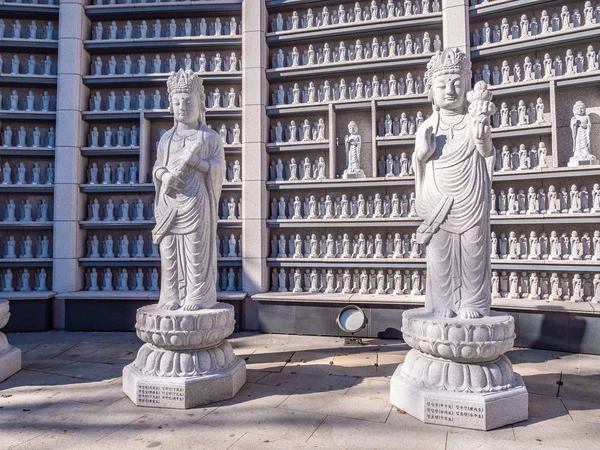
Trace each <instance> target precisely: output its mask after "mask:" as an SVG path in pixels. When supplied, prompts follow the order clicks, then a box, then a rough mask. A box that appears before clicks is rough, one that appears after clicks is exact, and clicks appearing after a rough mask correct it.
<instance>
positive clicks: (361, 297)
mask: <svg viewBox="0 0 600 450" xmlns="http://www.w3.org/2000/svg"><path fill="white" fill-rule="evenodd" d="M252 300H255V301H258V302H273V303H334V304H343V305H346V304H353V305H359V306H360V305H362V304H365V305H369V304H381V305H407V306H414V307H415V308H416V307H421V306H423V304H424V300H425V296H424V295H408V294H404V295H391V294H390V295H377V294H340V293H336V294H325V293H310V292H298V293H296V292H265V293H262V294H255V295H253V296H252ZM492 309H494V310H514V309H518V310H527V311H531V310H533V311H549V312H563V313H568V312H578V313H581V312H585V313H588V314H600V303H591V302H578V303H575V302H571V301H551V300H528V299H508V298H497V299H494V300H493V301H492Z"/></svg>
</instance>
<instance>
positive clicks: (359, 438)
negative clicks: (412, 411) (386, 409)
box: [307, 416, 446, 450]
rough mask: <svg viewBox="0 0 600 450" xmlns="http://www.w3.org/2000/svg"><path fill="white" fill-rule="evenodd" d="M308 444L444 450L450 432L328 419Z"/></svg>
mask: <svg viewBox="0 0 600 450" xmlns="http://www.w3.org/2000/svg"><path fill="white" fill-rule="evenodd" d="M307 444H316V445H322V446H328V447H327V448H331V449H345V450H353V449H356V450H365V449H377V450H387V449H390V450H398V449H401V448H403V449H410V450H421V449H422V450H444V448H445V446H446V432H443V431H437V430H426V429H423V428H412V427H406V428H402V429H398V428H396V427H390V426H389V425H387V424H381V423H374V422H367V421H365V420H356V419H347V418H343V417H335V416H328V417H327V418H326V419H325V421H324V422H323V423H322V424H321V426H320V427H319V428H318V429H317V431H315V433H314V434H313V435H312V436H311V437H310V439H309V440H308V441H307Z"/></svg>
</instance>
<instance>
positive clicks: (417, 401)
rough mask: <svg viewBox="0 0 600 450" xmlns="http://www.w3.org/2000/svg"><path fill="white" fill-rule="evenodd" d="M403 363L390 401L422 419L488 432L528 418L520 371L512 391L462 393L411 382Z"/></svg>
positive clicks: (394, 382) (395, 379) (395, 376)
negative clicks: (405, 373)
mask: <svg viewBox="0 0 600 450" xmlns="http://www.w3.org/2000/svg"><path fill="white" fill-rule="evenodd" d="M402 365H403V364H400V365H399V366H398V368H397V369H396V371H395V372H394V375H393V377H392V380H391V383H390V402H391V403H392V405H394V406H396V407H397V408H400V409H402V410H404V411H406V412H407V413H408V414H410V415H411V416H413V417H416V418H417V419H419V420H420V421H421V422H424V423H431V424H436V425H448V426H452V427H459V428H470V429H474V430H484V431H486V430H492V429H494V428H498V427H502V426H504V425H509V424H511V423H516V422H520V421H522V420H527V417H528V412H527V408H528V401H529V400H528V393H527V389H526V388H525V386H524V384H523V380H522V379H521V376H520V375H519V374H515V377H516V384H515V387H514V388H511V389H509V390H506V391H500V392H489V393H463V392H452V391H440V390H438V389H431V388H429V389H428V388H425V387H423V386H419V385H417V384H415V383H412V382H411V381H409V380H407V379H406V378H404V377H403V376H402Z"/></svg>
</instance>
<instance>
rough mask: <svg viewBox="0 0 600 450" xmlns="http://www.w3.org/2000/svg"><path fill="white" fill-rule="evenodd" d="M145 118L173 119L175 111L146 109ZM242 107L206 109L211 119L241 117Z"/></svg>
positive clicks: (207, 116) (207, 118) (208, 118)
mask: <svg viewBox="0 0 600 450" xmlns="http://www.w3.org/2000/svg"><path fill="white" fill-rule="evenodd" d="M144 118H146V119H148V120H161V119H172V118H173V113H172V112H169V110H168V109H164V110H152V111H144ZM241 118H242V108H241V107H235V108H216V109H207V110H206V120H211V119H241Z"/></svg>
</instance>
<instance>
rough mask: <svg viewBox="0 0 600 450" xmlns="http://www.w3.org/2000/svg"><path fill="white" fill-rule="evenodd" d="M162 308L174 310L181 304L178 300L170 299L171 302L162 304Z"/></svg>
mask: <svg viewBox="0 0 600 450" xmlns="http://www.w3.org/2000/svg"><path fill="white" fill-rule="evenodd" d="M163 308H165V309H168V310H169V311H174V310H176V309H179V308H181V305H180V304H179V302H176V301H172V302H167V303H165V304H164V305H163Z"/></svg>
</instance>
